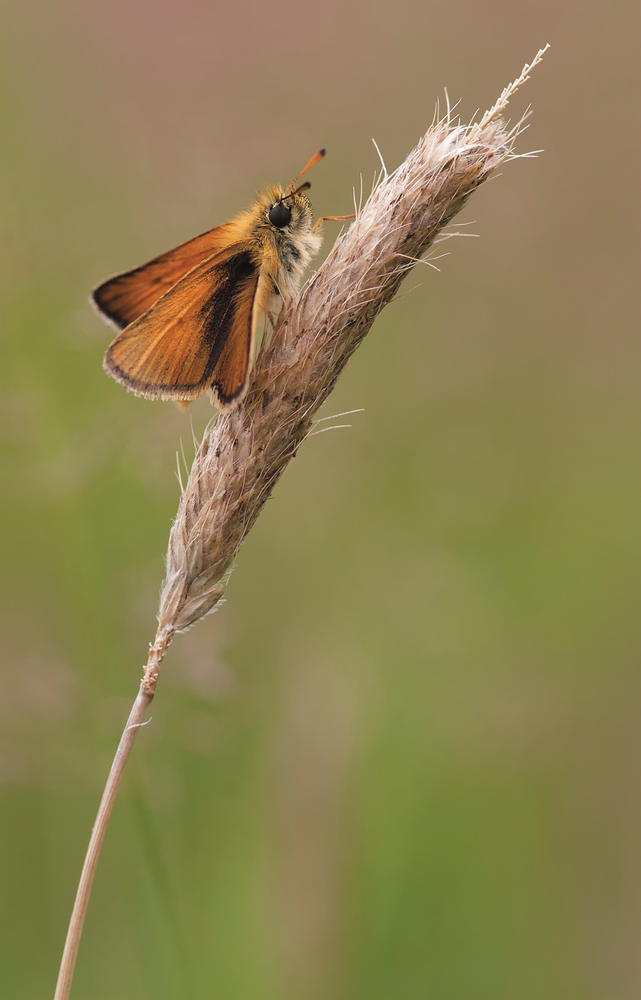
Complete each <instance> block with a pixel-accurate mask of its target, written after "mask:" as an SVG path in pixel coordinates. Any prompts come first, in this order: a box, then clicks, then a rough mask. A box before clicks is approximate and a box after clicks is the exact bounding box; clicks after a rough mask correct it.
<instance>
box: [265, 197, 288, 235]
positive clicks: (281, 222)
mask: <svg viewBox="0 0 641 1000" xmlns="http://www.w3.org/2000/svg"><path fill="white" fill-rule="evenodd" d="M269 221H270V222H271V224H272V226H276V229H282V228H283V226H287V225H289V223H290V222H291V221H292V213H291V212H290V211H289V209H288V207H287V205H283V203H282V202H279V203H278V205H274V206H273V208H270V210H269Z"/></svg>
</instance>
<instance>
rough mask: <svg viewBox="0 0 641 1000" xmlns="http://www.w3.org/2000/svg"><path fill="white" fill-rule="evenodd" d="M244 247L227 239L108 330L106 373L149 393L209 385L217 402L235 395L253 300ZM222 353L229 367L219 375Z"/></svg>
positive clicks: (253, 273)
mask: <svg viewBox="0 0 641 1000" xmlns="http://www.w3.org/2000/svg"><path fill="white" fill-rule="evenodd" d="M252 250H253V245H252V244H251V243H250V242H249V241H243V242H240V243H235V244H233V245H232V246H231V247H228V249H227V250H224V251H221V252H220V253H217V254H214V255H213V256H212V257H209V258H208V259H207V260H205V261H203V262H202V263H201V264H198V265H197V266H196V267H193V268H192V269H191V270H190V271H189V272H188V274H186V275H185V277H183V278H182V279H181V280H180V281H178V282H177V283H176V284H175V285H174V286H173V287H172V288H171V289H170V290H169V291H168V292H166V293H165V294H164V295H163V296H162V298H160V299H159V300H158V301H157V302H156V303H155V304H154V305H152V306H151V308H150V309H148V310H147V311H146V312H145V313H144V314H143V315H142V316H140V317H139V318H138V319H136V320H135V321H134V322H133V323H131V324H130V325H129V326H128V327H127V328H126V329H125V330H123V332H122V333H121V334H119V335H118V337H116V339H115V340H114V341H113V343H112V344H111V346H110V348H109V350H108V351H107V353H106V355H105V360H104V366H105V368H106V370H107V371H108V372H109V374H110V375H112V376H113V377H114V378H115V379H117V380H118V381H119V382H122V384H123V385H125V386H126V387H127V388H128V389H131V390H133V392H135V393H137V394H138V395H141V396H146V397H147V398H150V399H155V398H158V397H159V396H160V397H162V398H165V399H193V398H195V397H196V396H199V395H200V394H201V393H202V392H204V391H205V389H207V388H209V387H211V386H212V385H213V386H214V387H215V391H216V393H217V395H218V396H219V398H220V401H221V403H222V404H223V405H225V403H227V404H228V405H229V403H230V402H232V401H236V400H237V399H238V398H240V396H241V395H242V392H243V390H244V387H245V385H246V383H247V374H248V371H249V364H250V357H251V347H252V340H253V336H254V329H255V326H256V316H257V312H258V309H259V305H260V304H259V303H257V301H256V293H257V290H258V284H259V264H258V262H257V261H256V259H255V256H254V254H253V253H252ZM223 355H224V358H225V361H226V363H227V362H228V363H229V364H230V370H229V372H227V371H224V372H223V374H222V375H221V376H220V378H219V377H218V370H219V369H220V368H221V367H222V362H223ZM219 362H220V364H219Z"/></svg>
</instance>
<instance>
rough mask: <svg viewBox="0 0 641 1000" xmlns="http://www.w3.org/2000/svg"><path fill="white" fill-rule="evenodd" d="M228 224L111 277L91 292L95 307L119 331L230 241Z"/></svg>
mask: <svg viewBox="0 0 641 1000" xmlns="http://www.w3.org/2000/svg"><path fill="white" fill-rule="evenodd" d="M229 228H230V227H229V225H224V226H217V227H216V228H215V229H210V230H209V231H208V232H206V233H203V234H202V235H201V236H196V237H195V238H194V239H193V240H188V241H187V242H186V243H181V244H180V246H177V247H174V249H173V250H168V251H167V252H166V253H163V254H161V255H160V256H159V257H154V259H153V260H150V261H148V262H147V263H146V264H142V265H141V266H140V267H136V268H134V269H133V270H132V271H123V272H122V274H116V275H114V277H113V278H108V279H107V281H103V283H102V284H101V285H98V287H97V288H95V289H94V291H93V292H92V298H93V301H94V302H95V304H96V306H97V307H98V309H99V310H100V312H101V313H103V315H104V316H106V317H107V319H110V320H111V321H112V323H114V324H115V325H116V326H117V327H118V328H119V329H120V330H123V329H124V328H125V327H126V326H128V325H129V324H130V323H133V321H134V320H136V319H138V317H139V316H142V314H143V313H145V312H147V310H148V309H149V308H150V307H151V306H152V305H153V304H154V302H157V301H158V299H159V298H161V296H163V295H164V294H165V292H168V291H169V289H170V288H172V287H173V285H175V284H176V283H177V282H178V281H180V279H181V278H183V277H184V276H185V275H186V274H187V272H188V271H190V270H191V269H192V267H195V266H196V265H197V264H200V263H201V262H202V261H203V260H206V259H207V258H208V257H211V256H212V254H214V253H218V252H220V251H221V250H223V249H224V248H225V246H227V245H228V243H229V235H228V230H229Z"/></svg>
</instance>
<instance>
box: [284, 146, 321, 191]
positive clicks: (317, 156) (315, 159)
mask: <svg viewBox="0 0 641 1000" xmlns="http://www.w3.org/2000/svg"><path fill="white" fill-rule="evenodd" d="M324 156H325V150H324V149H319V150H318V152H317V153H314V155H313V156H312V158H311V160H310V161H309V163H308V164H307V166H306V167H303V169H302V170H301V172H300V173H299V174H298V175H297V176H296V177H294V180H293V181H292V182H291V184H290V185H289V186H290V187H293V186H294V184H295V183H296V181H297V180H298V178H299V177H302V176H303V174H306V173H307V171H308V170H309V168H310V167H313V166H314V164H316V163H318V161H319V160H322V159H323V157H324Z"/></svg>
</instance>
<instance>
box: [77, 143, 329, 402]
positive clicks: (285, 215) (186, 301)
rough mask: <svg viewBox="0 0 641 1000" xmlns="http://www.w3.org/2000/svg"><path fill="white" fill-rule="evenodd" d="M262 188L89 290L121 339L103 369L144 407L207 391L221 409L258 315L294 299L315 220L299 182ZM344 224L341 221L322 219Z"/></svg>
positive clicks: (245, 374)
mask: <svg viewBox="0 0 641 1000" xmlns="http://www.w3.org/2000/svg"><path fill="white" fill-rule="evenodd" d="M324 155H325V150H324V149H322V150H321V151H320V152H319V153H316V155H315V156H313V157H312V159H311V160H310V161H309V163H308V164H307V166H306V167H305V169H304V170H302V171H301V173H300V174H299V175H298V177H296V178H295V179H294V181H292V183H291V184H290V185H289V186H288V187H287V189H285V188H282V187H281V186H280V185H276V186H274V187H270V188H267V189H266V190H265V191H264V192H263V193H261V194H260V195H259V196H258V199H257V200H256V202H255V203H254V204H253V205H252V206H251V207H250V208H249V209H248V210H247V211H245V212H242V213H241V214H240V215H238V216H236V218H235V219H232V221H231V222H228V223H226V224H225V225H223V226H218V227H217V228H216V229H210V230H209V232H207V233H203V234H202V236H196V238H195V239H193V240H189V241H188V242H187V243H182V244H181V245H180V246H178V247H176V248H175V249H174V250H169V251H168V252H167V253H164V254H161V255H160V257H155V258H154V259H153V260H151V261H149V262H148V263H147V264H143V265H142V267H137V268H135V269H134V270H133V271H125V272H123V273H122V274H117V275H115V277H113V278H109V279H108V280H107V281H105V282H103V284H101V285H99V286H98V287H97V288H96V289H95V291H94V292H93V301H94V302H95V304H96V306H97V307H98V309H99V310H100V312H101V313H102V314H103V316H105V317H106V318H107V319H108V320H111V321H112V322H113V323H114V324H115V325H116V326H117V327H118V328H119V329H120V330H122V333H120V334H118V336H117V337H116V339H115V340H114V341H113V343H112V344H111V346H110V347H109V349H108V351H107V353H106V354H105V358H104V361H103V367H104V368H105V371H106V372H107V373H108V374H109V375H111V376H112V377H113V378H115V379H116V381H118V382H121V383H122V385H124V386H125V388H126V389H129V390H131V391H132V392H134V393H135V394H136V395H137V396H145V397H146V398H147V399H158V398H160V399H173V400H176V401H177V402H178V403H179V405H180V403H181V402H182V404H183V405H184V406H187V405H188V404H189V401H190V400H192V399H196V397H197V396H200V395H202V393H203V392H205V391H206V390H207V389H208V390H209V391H210V393H211V397H212V401H213V402H215V403H216V404H217V406H218V407H219V409H221V410H230V409H232V408H233V407H234V406H236V405H237V404H238V403H239V402H240V400H241V399H242V398H243V396H244V394H245V392H246V391H247V385H248V380H249V372H250V368H251V358H252V350H253V347H254V342H255V337H256V326H257V322H258V318H259V316H260V315H261V314H262V313H263V312H265V311H266V310H269V309H271V308H272V307H273V305H274V304H275V303H277V302H278V301H279V297H280V298H281V299H288V298H291V296H293V295H294V294H295V292H296V291H297V289H298V285H299V283H300V279H301V276H302V274H303V271H304V270H305V268H306V267H307V265H308V264H309V262H310V260H311V258H312V256H313V255H314V254H315V253H317V252H318V250H319V248H320V245H321V242H322V237H321V234H320V233H319V232H317V231H316V230H317V228H318V225H319V224H320V222H322V219H319V220H318V223H316V225H315V226H313V225H312V208H311V205H310V203H309V200H308V198H307V197H306V196H305V194H304V193H303V192H304V191H306V190H307V189H308V188H309V187H310V185H309V184H308V183H304V184H301V186H300V187H298V188H295V183H296V181H297V180H298V178H299V177H301V176H302V175H303V174H304V173H305V171H306V170H308V169H309V168H310V167H311V166H313V165H314V164H315V163H317V162H318V161H319V160H320V159H321V157H322V156H324ZM326 218H338V219H342V218H345V216H326Z"/></svg>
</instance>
